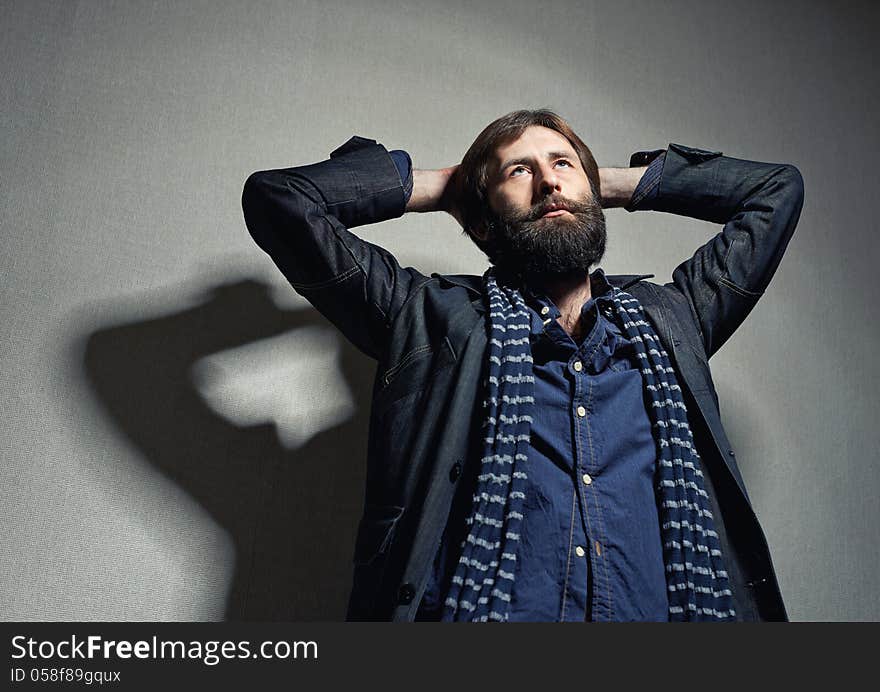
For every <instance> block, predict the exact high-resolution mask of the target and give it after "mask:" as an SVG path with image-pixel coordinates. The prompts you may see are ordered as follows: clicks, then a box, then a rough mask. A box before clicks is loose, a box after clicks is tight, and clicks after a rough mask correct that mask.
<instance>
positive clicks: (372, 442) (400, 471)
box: [242, 137, 803, 620]
mask: <svg viewBox="0 0 880 692" xmlns="http://www.w3.org/2000/svg"><path fill="white" fill-rule="evenodd" d="M638 157H639V155H638V154H634V155H633V159H632V160H631V164H633V162H636V161H637V160H638ZM659 186H660V189H659V193H658V194H657V196H656V198H655V199H654V200H653V202H652V203H651V204H650V206H649V207H648V208H650V209H654V210H656V211H665V212H670V213H674V214H680V215H684V216H689V217H692V218H696V219H702V220H705V221H710V222H713V223H718V224H724V227H723V229H722V230H721V231H720V232H719V233H718V234H717V235H715V236H714V237H713V238H712V239H711V240H709V242H707V243H706V244H705V245H703V246H702V247H700V248H699V249H698V250H697V251H696V252H695V253H694V255H693V256H692V257H691V258H690V259H688V260H686V261H684V262H682V263H681V264H680V265H679V266H678V267H677V268H676V269H675V271H674V272H673V275H672V281H671V282H670V283H666V284H663V285H661V284H656V283H653V282H649V281H645V280H644V279H646V278H651V277H652V276H653V275H650V274H649V275H645V276H613V275H610V276H608V277H607V278H608V281H609V282H610V283H612V284H613V285H616V286H619V287H620V288H622V289H625V290H627V291H628V292H630V293H631V294H633V295H634V296H635V297H636V298H638V299H639V301H640V302H641V304H642V305H643V306H644V309H645V312H646V315H647V316H648V319H649V320H650V321H651V323H652V324H653V326H654V328H655V329H656V330H657V333H658V335H659V336H660V339H661V342H662V343H663V346H664V347H665V348H666V350H667V352H668V353H669V354H670V356H671V358H672V361H673V363H674V365H675V367H676V375H677V377H678V380H679V383H680V384H681V385H682V389H683V390H684V395H685V403H686V405H687V407H688V418H689V421H690V423H691V427H692V430H693V433H694V438H695V441H696V444H697V449H698V451H699V454H700V457H701V460H702V463H703V471H704V475H705V478H706V481H707V483H706V491H707V492H708V494H709V497H710V500H711V504H712V509H713V513H714V514H715V517H716V528H717V530H718V533H719V536H720V539H721V547H722V551H723V554H724V555H725V559H726V562H727V568H728V572H729V574H730V578H731V584H732V588H733V591H734V597H735V601H736V610H737V613H738V615H739V616H740V617H741V618H742V619H745V620H785V619H787V618H786V612H785V607H784V605H783V602H782V597H781V595H780V593H779V587H778V584H777V581H776V575H775V574H774V571H773V566H772V563H771V560H770V554H769V551H768V548H767V542H766V540H765V538H764V534H763V532H762V530H761V527H760V526H759V524H758V521H757V519H756V517H755V514H754V511H753V510H752V507H751V504H750V502H749V499H748V495H747V493H746V489H745V486H744V484H743V480H742V477H741V475H740V472H739V469H738V468H737V465H736V459H735V456H734V453H733V450H732V449H731V447H730V443H729V441H728V439H727V436H726V434H725V432H724V428H723V427H722V425H721V418H720V414H719V410H718V396H717V394H716V392H715V387H714V385H713V383H712V378H711V375H710V372H709V365H708V362H707V361H708V359H709V357H711V356H712V355H713V354H714V353H715V352H716V351H717V350H718V349H719V348H720V347H721V346H722V345H723V344H724V342H725V341H727V339H728V338H729V337H730V335H731V334H733V332H734V331H735V330H736V328H737V327H738V326H739V325H740V324H741V323H742V321H743V320H744V319H745V318H746V316H747V315H748V314H749V312H750V311H751V310H752V308H753V307H754V306H755V303H756V302H757V301H758V299H759V298H760V297H761V295H762V294H763V292H764V290H765V289H766V288H767V285H768V284H769V282H770V279H771V278H772V276H773V274H774V272H775V271H776V267H777V266H778V265H779V262H780V260H781V259H782V255H783V253H784V251H785V248H786V246H787V245H788V242H789V240H790V238H791V235H792V233H793V232H794V229H795V226H796V224H797V221H798V217H799V215H800V211H801V207H802V204H803V180H802V178H801V175H800V173H799V171H798V170H797V168H795V167H794V166H791V165H786V164H771V163H760V162H755V161H746V160H741V159H735V158H731V157H726V156H722V154H721V152H716V151H705V150H701V149H694V148H691V147H686V146H682V145H679V144H670V145H669V149H668V151H667V154H666V161H665V163H664V167H663V173H662V175H661V179H660V183H659ZM242 205H243V209H244V217H245V222H246V224H247V227H248V229H249V230H250V233H251V235H252V236H253V238H254V240H255V241H256V242H257V244H258V245H259V246H260V247H261V248H262V249H263V250H264V251H266V252H267V253H268V254H269V255H270V256H271V258H272V259H273V261H274V262H275V263H276V265H277V266H278V267H279V268H280V269H281V271H282V272H283V273H284V275H285V276H286V277H287V279H288V280H289V281H290V283H291V285H292V286H293V288H294V289H295V290H296V291H297V292H298V293H300V294H301V295H302V296H304V297H305V298H306V299H307V300H308V301H309V302H310V303H311V304H312V305H313V306H314V307H315V308H316V309H317V310H319V311H320V312H321V313H322V314H323V315H324V316H325V317H326V318H327V319H329V320H330V321H331V322H332V323H333V324H335V325H336V326H337V327H338V328H339V329H340V330H341V331H342V333H343V334H344V335H345V336H346V337H347V338H348V339H349V340H350V341H351V342H352V343H353V344H354V345H355V346H357V347H358V348H359V349H361V350H362V351H363V352H364V353H366V354H368V355H369V356H371V357H373V358H375V359H376V360H377V361H378V369H377V372H376V380H375V385H374V389H373V401H372V410H371V419H370V432H369V441H368V451H367V487H366V504H365V508H364V515H363V517H362V519H361V523H360V526H359V529H358V535H357V541H356V546H355V555H354V564H355V575H354V584H353V587H352V592H351V598H350V601H349V608H348V619H350V620H412V619H414V616H415V613H416V609H417V607H418V604H419V602H420V600H421V597H422V594H423V592H424V589H425V585H426V582H427V578H428V572H429V568H430V566H431V562H432V560H433V558H434V555H435V553H436V550H437V546H438V543H439V541H440V538H441V535H442V532H443V528H444V526H445V524H446V520H447V517H448V515H449V510H450V505H451V501H452V497H453V494H454V492H455V488H456V484H457V482H458V481H459V478H460V477H461V476H462V468H463V466H464V465H465V463H466V462H467V460H468V459H473V458H474V456H473V455H474V453H477V452H478V451H479V450H478V442H479V440H478V436H477V435H475V433H476V432H478V430H479V423H480V419H481V416H480V408H479V401H480V398H479V396H478V394H479V392H478V389H479V385H480V381H481V375H482V369H483V367H484V363H485V353H484V352H485V348H486V344H487V339H486V329H485V324H484V307H483V302H482V299H481V295H480V284H481V277H479V276H471V275H446V276H444V275H440V274H432V275H431V276H425V275H424V274H422V273H421V272H419V271H417V270H416V269H413V268H412V267H401V266H400V265H399V263H398V262H397V261H396V259H395V258H394V257H393V255H391V253H389V252H388V251H387V250H384V249H383V248H381V247H379V246H377V245H374V244H372V243H369V242H367V241H365V240H363V239H361V238H359V237H358V236H356V235H355V234H353V233H352V232H351V231H349V230H348V229H349V228H353V227H355V226H360V225H364V224H369V223H375V222H378V221H382V220H384V219H389V218H394V217H397V216H400V215H402V214H403V212H404V206H405V205H404V190H403V185H402V182H401V180H400V177H399V175H398V172H397V169H396V167H395V165H394V163H393V162H392V160H391V157H390V156H389V155H388V153H387V151H386V150H385V148H384V147H383V146H381V145H379V144H376V143H375V142H374V141H373V140H369V139H364V138H361V137H353V138H352V139H350V140H349V141H348V142H346V143H345V144H344V145H343V146H341V147H340V148H338V149H337V150H335V151H334V152H333V153H332V154H331V155H330V159H329V160H328V161H323V162H320V163H316V164H313V165H308V166H299V167H296V168H287V169H280V170H272V171H261V172H257V173H254V174H252V175H251V176H250V177H249V178H248V180H247V181H246V183H245V186H244V193H243V196H242Z"/></svg>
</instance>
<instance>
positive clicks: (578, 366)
mask: <svg viewBox="0 0 880 692" xmlns="http://www.w3.org/2000/svg"><path fill="white" fill-rule="evenodd" d="M571 367H573V368H574V369H575V370H577V371H578V372H580V371H581V370H583V369H584V364H583V363H581V362H580V361H579V360H576V361H575V362H574V363H572V365H571Z"/></svg>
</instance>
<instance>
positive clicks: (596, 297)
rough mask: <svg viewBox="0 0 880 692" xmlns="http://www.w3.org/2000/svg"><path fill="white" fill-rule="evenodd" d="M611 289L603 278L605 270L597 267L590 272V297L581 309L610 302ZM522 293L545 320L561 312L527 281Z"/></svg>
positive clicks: (553, 317)
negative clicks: (593, 304) (595, 303)
mask: <svg viewBox="0 0 880 692" xmlns="http://www.w3.org/2000/svg"><path fill="white" fill-rule="evenodd" d="M612 290H613V289H612V287H611V284H610V283H608V279H606V278H605V271H604V270H603V269H602V268H601V267H599V268H597V269H596V270H595V271H593V273H592V274H590V294H591V297H590V299H589V300H588V301H587V302H585V303H584V306H583V308H582V310H583V309H589V308H590V306H591V305H592V303H593V302H597V303H607V302H611V295H612ZM522 293H523V298H524V299H525V301H526V304H527V305H528V306H529V307H530V308H532V309H533V310H535V311H536V312H537V313H539V314H540V315H541V316H542V317H543V318H544V319H545V320H546V319H555V318H557V317H559V316H560V315H561V314H562V313H561V312H560V311H559V308H557V307H556V304H555V303H554V302H553V301H552V300H551V299H550V298H549V297H548V296H547V294H546V293H544V292H543V291H542V290H540V289H538V288H537V287H534V286H531V285H529V284H528V283H527V284H525V285H524V286H523V291H522ZM545 308H546V310H545Z"/></svg>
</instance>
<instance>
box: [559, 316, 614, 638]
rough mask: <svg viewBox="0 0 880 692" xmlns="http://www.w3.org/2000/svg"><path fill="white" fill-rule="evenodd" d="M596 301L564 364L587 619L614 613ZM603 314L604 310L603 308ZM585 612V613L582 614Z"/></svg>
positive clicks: (600, 336)
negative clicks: (597, 397)
mask: <svg viewBox="0 0 880 692" xmlns="http://www.w3.org/2000/svg"><path fill="white" fill-rule="evenodd" d="M598 305H599V303H598V302H597V303H596V304H594V305H593V306H591V310H593V311H594V318H595V322H594V327H593V329H592V330H591V333H590V337H589V338H588V339H587V340H586V341H585V342H584V344H583V345H582V346H581V348H580V349H579V350H578V352H577V354H576V355H575V357H573V358H572V359H571V361H570V362H569V364H568V369H569V373H570V374H571V375H572V376H573V377H574V380H575V397H576V399H577V400H576V401H574V402H573V404H572V407H573V417H574V425H575V434H574V436H573V438H572V439H573V441H574V445H575V449H574V458H575V478H574V481H575V487H576V488H577V491H578V498H579V502H578V507H579V510H580V519H581V522H580V523H581V527H582V535H583V536H584V542H583V543H582V544H581V545H580V547H581V551H582V552H583V553H584V556H583V557H582V558H581V559H582V560H584V561H589V568H590V570H589V571H590V576H591V582H592V584H591V587H592V588H591V589H590V593H589V598H590V609H589V615H590V619H591V620H593V621H610V620H611V619H612V616H613V612H614V599H613V591H612V586H611V575H610V568H609V564H608V557H607V555H606V554H605V550H604V546H605V545H606V543H607V531H606V525H605V518H604V509H605V508H604V506H603V497H602V493H601V482H602V481H601V478H600V477H599V476H600V473H599V471H600V459H599V458H598V448H597V445H596V444H595V433H596V431H595V429H594V424H593V419H592V416H593V413H594V401H593V387H594V382H595V381H594V379H593V377H594V376H595V375H596V374H598V373H597V366H596V360H595V359H596V354H597V352H598V350H599V348H600V346H601V345H602V341H603V339H604V337H605V329H604V327H603V325H602V323H601V320H602V317H601V316H600V315H599V310H598ZM606 314H607V311H606ZM586 614H587V613H585V616H586Z"/></svg>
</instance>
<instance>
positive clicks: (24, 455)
mask: <svg viewBox="0 0 880 692" xmlns="http://www.w3.org/2000/svg"><path fill="white" fill-rule="evenodd" d="M868 7H869V6H868V5H866V6H865V8H863V7H862V6H861V5H854V4H847V3H832V2H827V3H819V2H813V3H808V2H751V1H750V2H738V3H728V2H697V1H694V2H663V3H659V2H658V3H654V2H639V3H634V2H622V1H621V0H609V1H603V2H576V1H575V0H570V1H569V2H555V3H554V2H547V3H534V2H517V3H501V2H489V3H474V2H472V1H470V0H467V1H464V0H456V1H454V2H442V3H438V2H430V1H429V0H406V2H403V1H400V0H372V1H370V2H367V1H364V0H359V1H355V0H351V1H350V2H347V3H339V2H317V1H306V0H303V1H300V2H290V3H288V2H281V1H280V0H279V1H276V2H248V3H238V2H199V3H196V2H190V3H182V2H168V1H156V2H113V3H111V2H97V1H96V2H73V1H68V2H35V1H33V0H29V1H26V2H25V1H23V2H4V3H2V16H3V20H2V22H0V65H2V79H0V106H2V107H0V162H2V174H0V175H2V179H0V232H2V237H0V243H2V246H0V249H2V251H0V281H2V294H0V325H2V327H0V337H2V338H0V357H2V368H0V387H2V397H0V413H2V419H3V426H2V432H0V454H2V479H0V481H2V482H0V521H2V526H0V528H2V543H0V617H2V618H3V619H7V620H31V619H32V620H57V619H71V620H77V619H83V620H89V619H107V620H116V619H119V620H181V619H193V620H201V619H222V618H224V617H229V618H248V619H287V620H297V619H298V620H317V619H331V620H332V619H341V618H342V617H343V615H344V610H345V603H346V597H347V592H348V587H349V583H350V582H349V580H350V575H351V570H350V563H349V560H350V555H351V550H352V545H353V539H354V531H355V527H356V524H357V520H358V517H359V513H360V509H361V503H362V484H363V480H364V464H363V451H364V447H365V442H366V437H365V436H366V423H367V416H368V406H369V393H370V382H371V378H372V375H373V373H374V370H375V368H374V364H373V362H372V361H370V360H368V359H367V358H365V357H363V356H361V355H360V354H359V353H357V352H355V351H354V350H353V349H352V348H351V347H350V346H349V345H348V344H347V343H344V342H343V341H342V340H341V338H340V336H339V335H338V334H337V333H336V332H335V331H334V330H333V329H332V328H331V327H330V326H329V324H328V323H327V322H325V321H324V320H323V319H322V318H321V316H320V315H318V314H316V313H315V312H314V311H313V310H311V309H310V308H309V306H308V304H307V303H305V301H304V300H302V299H300V298H299V297H298V296H297V295H296V294H295V293H294V292H293V290H292V289H291V288H289V286H287V285H286V284H285V283H284V281H283V279H282V278H281V276H280V274H279V273H278V272H277V270H276V269H275V268H274V266H273V265H272V264H271V262H270V261H269V260H268V258H266V257H265V256H264V255H263V254H262V253H261V252H260V251H259V250H258V248H257V247H256V246H255V245H254V244H253V243H252V241H251V239H250V237H249V236H248V234H247V231H246V229H245V227H244V224H243V221H242V215H241V208H240V195H241V188H242V184H243V182H244V180H245V178H246V177H247V175H248V174H249V173H250V172H252V171H254V170H258V169H265V168H275V167H281V166H288V165H294V164H299V163H309V162H312V161H316V160H319V159H322V158H325V157H326V155H327V154H328V152H329V151H330V150H331V149H333V148H335V147H336V146H337V145H339V144H341V143H342V142H343V141H345V140H346V139H348V137H349V136H351V135H352V134H360V135H363V136H368V137H372V138H376V139H378V140H379V141H381V142H383V143H385V144H387V145H388V146H389V147H400V148H405V149H408V150H409V151H410V152H411V153H412V155H413V158H414V160H415V162H416V164H417V165H418V166H420V167H435V166H440V165H447V164H451V163H454V162H456V161H458V160H459V159H460V157H461V155H462V153H463V152H464V150H465V148H466V147H467V145H468V144H469V143H470V141H471V140H472V139H473V137H474V136H475V135H476V133H477V132H478V131H479V129H480V128H482V127H483V125H485V124H486V123H487V122H489V121H490V120H491V119H493V118H494V117H496V116H498V115H500V114H502V113H505V112H507V111H509V110H512V109H514V108H518V107H524V106H528V107H537V106H551V107H554V108H555V109H557V110H558V111H559V112H560V113H562V114H563V115H565V116H566V117H568V118H569V119H570V120H571V121H572V122H573V124H574V125H575V127H576V129H577V130H578V131H579V132H580V133H581V134H582V136H583V137H584V139H585V140H586V141H587V142H588V143H589V144H590V145H591V146H592V148H593V151H594V153H595V155H596V158H597V159H598V161H599V163H600V165H626V162H627V161H628V158H629V155H630V153H631V152H633V151H635V150H638V149H649V148H659V147H664V146H666V145H667V144H668V143H669V142H680V143H683V144H688V145H691V146H697V147H702V148H711V149H719V150H721V151H723V152H724V153H725V154H728V155H731V156H737V157H739V158H750V159H757V160H763V161H773V162H785V163H793V164H795V165H797V166H798V167H799V168H800V170H801V172H802V173H803V176H804V179H805V181H806V202H805V206H804V210H803V214H802V216H801V222H800V225H799V228H798V231H797V233H796V234H795V236H794V239H793V240H792V243H791V245H790V247H789V250H788V253H787V255H786V256H785V258H784V260H783V262H782V264H781V266H780V268H779V271H778V273H777V275H776V277H775V279H774V280H773V282H772V284H771V285H770V288H769V290H768V292H767V294H766V295H765V296H764V298H763V299H762V300H761V302H760V303H759V304H758V306H757V308H756V309H755V310H754V312H753V313H752V315H751V316H750V317H749V319H748V320H747V321H746V323H745V324H744V325H743V326H742V327H741V328H740V330H739V331H738V332H737V333H736V334H735V335H734V337H733V338H732V339H731V340H730V341H729V342H728V344H727V345H726V346H725V347H724V348H723V349H722V350H721V352H720V353H719V354H718V355H717V356H716V357H715V358H713V361H712V367H713V372H714V374H715V377H716V382H717V384H718V388H719V392H720V395H721V402H722V414H723V416H724V420H725V423H726V425H727V427H728V431H729V433H730V437H731V439H732V442H733V445H734V448H736V449H737V450H738V458H739V459H740V463H741V465H742V469H743V473H744V476H745V479H746V482H747V484H748V486H749V488H750V492H751V495H752V499H753V501H754V504H755V507H756V510H757V512H758V515H759V517H760V518H761V520H762V523H763V525H764V527H765V530H766V533H767V536H768V539H769V542H770V546H771V549H772V551H773V555H774V558H775V563H776V566H777V568H778V572H779V577H780V581H781V586H782V591H783V594H784V596H785V597H786V601H787V604H788V607H789V610H790V614H791V616H792V618H794V619H807V620H826V619H833V620H869V619H870V620H876V619H880V595H878V593H880V592H878V589H877V576H876V575H877V574H878V573H880V550H878V546H877V528H876V527H877V526H878V520H880V500H878V497H880V493H878V489H880V465H878V463H877V462H878V452H877V450H878V448H880V435H878V431H877V427H876V426H875V425H874V415H875V410H876V404H877V394H876V392H877V391H878V385H880V382H878V373H880V369H878V365H877V361H876V360H875V358H874V353H873V348H872V346H875V345H876V344H877V337H878V327H877V321H876V314H877V313H876V308H875V307H874V301H875V299H876V296H877V290H876V287H875V284H876V276H875V273H874V272H875V268H876V267H877V266H878V257H877V255H878V251H877V248H878V242H877V240H876V237H877V229H876V225H875V221H874V215H873V213H872V212H871V206H872V203H873V202H874V201H875V200H876V196H877V192H876V191H877V183H878V175H877V163H876V162H877V159H878V156H877V155H878V135H877V129H876V122H878V120H880V117H878V116H880V113H878V88H877V87H878V80H877V77H876V76H875V72H874V66H873V64H872V63H873V55H874V51H873V50H872V49H873V48H874V44H875V36H876V34H877V31H878V29H880V22H878V12H877V11H876V9H867V8H868ZM435 217H436V218H435ZM608 226H609V234H610V235H609V252H608V255H607V257H606V260H605V262H603V266H604V267H605V269H606V270H607V271H609V272H645V273H647V272H652V273H655V274H656V275H657V279H655V280H658V281H666V280H668V278H669V276H670V274H671V271H672V269H673V268H674V267H675V265H676V264H677V263H678V262H679V261H681V260H682V259H683V258H685V257H688V256H690V254H691V253H692V252H693V250H694V249H695V248H696V247H697V246H698V245H700V244H702V243H703V242H704V241H705V240H707V239H708V238H709V237H711V235H713V234H714V233H716V232H717V230H718V228H717V227H715V226H712V225H709V224H705V223H702V222H698V221H693V220H690V219H683V218H681V217H675V216H670V215H663V214H654V213H641V214H627V213H626V212H624V211H622V210H614V211H610V212H609V213H608ZM360 232H361V233H362V234H363V235H365V236H366V237H368V238H369V239H370V240H372V241H374V242H377V243H379V244H381V245H384V246H385V247H388V248H389V249H391V250H392V251H393V252H395V253H396V255H397V257H398V258H399V259H400V261H401V262H402V263H403V264H411V265H414V266H416V267H418V268H420V269H421V270H422V271H424V272H431V271H441V272H468V273H482V271H483V270H484V268H485V266H486V265H485V261H484V259H483V257H482V256H481V255H480V253H479V252H478V251H477V250H476V249H475V248H474V247H472V246H471V245H470V244H469V242H468V241H467V240H466V239H465V238H463V237H462V236H460V235H459V233H458V230H457V228H456V227H455V225H454V222H452V221H451V219H449V218H445V217H440V216H439V215H418V216H417V215H410V216H407V217H405V218H402V219H398V220H395V221H392V222H389V223H386V224H382V225H378V226H373V227H367V228H363V229H361V230H360Z"/></svg>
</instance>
